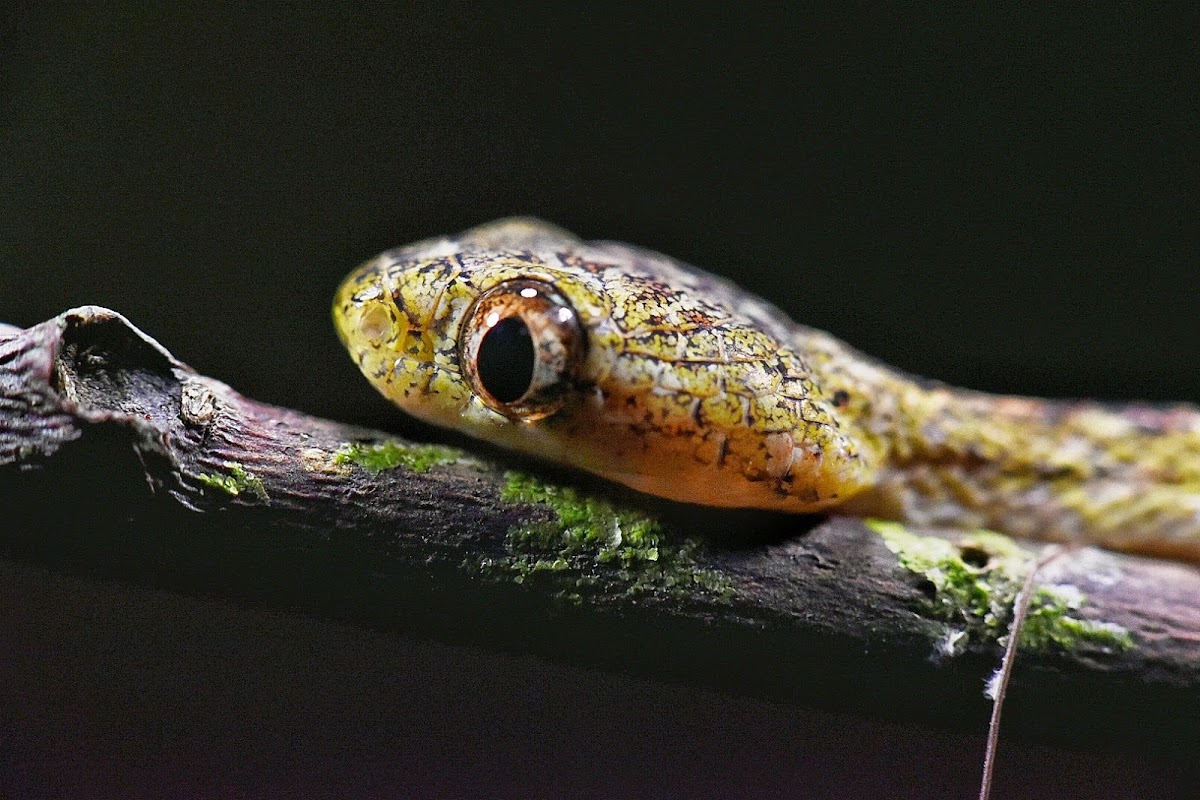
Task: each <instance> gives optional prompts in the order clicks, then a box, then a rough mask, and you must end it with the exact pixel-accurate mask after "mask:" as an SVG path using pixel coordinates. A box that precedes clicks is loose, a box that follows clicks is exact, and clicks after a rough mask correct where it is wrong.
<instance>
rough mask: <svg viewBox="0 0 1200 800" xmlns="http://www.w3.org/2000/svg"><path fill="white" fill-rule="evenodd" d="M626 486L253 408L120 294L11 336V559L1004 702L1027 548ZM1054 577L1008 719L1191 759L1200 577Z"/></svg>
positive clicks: (605, 658) (876, 703)
mask: <svg viewBox="0 0 1200 800" xmlns="http://www.w3.org/2000/svg"><path fill="white" fill-rule="evenodd" d="M609 491H611V490H606V489H604V488H603V487H601V488H598V489H594V490H592V491H591V493H590V494H589V493H587V492H577V491H576V490H572V489H564V488H562V487H561V486H559V485H556V484H554V483H545V482H543V481H542V480H540V479H538V478H535V477H531V476H529V475H526V474H524V473H517V472H510V471H506V470H505V469H504V468H503V467H501V466H498V465H496V464H493V463H490V462H487V461H482V460H477V459H475V458H473V457H470V456H467V455H466V454H463V453H459V452H457V451H453V450H449V449H447V448H437V447H429V446H421V445H412V444H410V443H406V442H400V441H398V440H396V439H394V437H389V436H387V435H385V434H382V433H379V432H376V431H370V430H364V429H360V428H354V427H349V426H345V425H340V424H337V423H334V422H329V421H326V420H321V419H316V418H313V417H309V416H306V415H304V414H301V413H299V412H296V411H292V410H288V409H284V408H277V407H273V406H266V405H263V404H260V403H256V402H254V401H252V400H249V399H247V398H244V397H242V396H240V395H238V394H237V393H236V392H234V391H233V390H232V389H230V388H229V387H227V386H225V385H224V384H222V383H220V382H218V381H216V380H214V379H212V378H207V377H204V376H201V375H198V374H196V373H195V372H194V371H192V370H191V369H190V368H188V367H187V366H185V365H184V364H182V363H180V362H179V361H177V360H175V359H174V358H173V357H172V356H171V355H170V354H169V353H168V352H166V351H165V350H164V349H163V348H162V347H161V346H159V345H158V344H157V343H156V342H154V341H153V340H151V339H149V338H148V337H147V336H145V334H143V333H141V332H140V331H138V330H137V329H136V328H135V327H133V326H132V325H131V324H130V323H129V322H128V321H126V320H125V319H124V318H123V317H121V316H120V315H118V314H115V313H114V312H111V311H108V310H105V309H100V308H95V307H87V308H81V309H75V310H72V311H69V312H66V313H64V314H62V315H60V316H58V317H56V318H54V319H52V320H49V321H47V322H45V323H43V324H41V325H38V326H35V327H33V328H29V329H27V330H18V329H15V328H11V327H4V326H0V509H3V511H0V514H2V516H0V551H2V552H3V554H4V555H5V556H6V557H7V558H12V559H20V560H24V561H32V562H35V563H39V564H44V565H49V566H52V567H54V568H56V569H60V570H66V571H72V572H84V573H87V574H96V575H104V576H109V577H116V578H120V579H122V580H129V581H136V582H139V583H143V584H150V585H155V586H161V587H166V588H170V589H173V590H176V591H185V592H199V593H204V594H217V595H222V596H227V597H233V598H237V599H241V600H245V601H249V602H255V603H263V604H268V605H271V606H275V607H286V608H296V609H301V610H305V611H310V612H313V613H318V614H322V615H326V616H335V617H338V618H342V619H348V620H352V621H354V622H356V623H358V624H362V625H368V626H371V627H376V628H381V629H387V630H399V631H403V632H406V633H410V634H417V635H434V636H437V637H440V638H443V639H450V640H456V641H470V642H475V643H484V644H489V645H494V646H498V647H503V648H506V649H510V650H517V651H523V652H534V653H538V654H541V655H547V656H550V657H553V658H557V659H564V660H569V661H575V662H581V663H587V664H598V665H603V666H605V667H609V668H618V669H622V670H626V671H632V672H636V673H640V674H648V675H655V676H660V677H665V678H667V679H670V680H675V681H682V682H689V683H693V684H697V685H705V686H713V687H719V688H722V689H725V690H732V691H739V692H746V693H751V694H756V695H762V696H767V697H772V698H776V699H783V700H789V701H799V702H804V703H809V704H818V705H823V706H826V707H835V708H851V709H859V710H868V711H871V712H872V713H876V714H881V715H884V716H889V717H906V718H919V719H922V720H926V721H936V722H939V723H943V724H951V725H958V726H971V727H976V728H978V726H979V725H981V724H982V721H983V720H984V719H985V718H986V713H987V702H986V701H985V700H984V698H983V697H982V692H981V690H982V686H983V682H984V680H985V679H986V678H987V676H988V674H989V673H990V671H991V670H992V669H993V668H994V667H995V665H996V664H997V663H998V660H999V646H998V643H997V636H999V635H1002V634H1003V633H1004V621H1005V620H1004V615H1005V613H1006V607H1005V604H1004V603H1005V597H1006V595H1004V592H1003V591H1000V590H999V589H997V588H996V587H1004V586H1008V585H1010V584H1011V583H1012V580H1011V578H1012V577H1013V575H1010V574H1009V573H1008V572H1007V570H1008V568H1009V567H1010V566H1012V565H1014V564H1017V563H1018V562H1020V559H1021V558H1022V557H1023V556H1020V554H1018V553H1016V551H1014V550H1013V549H1012V545H1011V543H1007V540H1004V541H1003V542H999V541H997V540H993V539H987V538H985V539H983V540H977V539H975V538H972V536H971V535H970V534H969V533H967V532H959V533H955V532H941V533H940V534H939V536H942V537H945V539H946V540H948V541H951V542H955V543H956V544H954V545H952V546H949V547H946V552H944V553H941V555H940V556H939V555H937V553H936V552H935V553H934V555H933V556H930V552H931V551H930V549H929V547H930V543H934V544H936V543H940V542H941V541H942V540H941V539H928V538H921V537H920V536H919V534H925V533H928V532H913V531H899V532H898V536H891V537H890V538H888V537H884V536H881V535H880V534H879V533H878V532H877V530H876V529H872V527H870V526H868V525H866V524H864V523H863V522H861V521H858V520H851V519H830V520H812V519H804V518H797V517H786V516H780V515H766V514H752V513H736V512H716V511H712V510H697V509H690V508H681V507H678V506H673V505H670V504H665V503H656V502H654V501H651V500H647V499H644V498H641V499H639V498H631V496H629V495H627V494H625V495H620V496H619V499H613V497H612V496H610V495H609V494H608V492H609ZM885 532H886V531H885ZM893 533H896V532H895V531H893ZM934 550H936V547H935V548H934ZM947 553H948V555H947ZM930 558H933V561H932V562H930V561H928V559H930ZM939 558H941V559H942V560H941V561H939V560H938V559H939ZM922 559H926V560H925V561H922ZM947 564H949V565H950V566H951V567H953V566H955V565H958V566H965V568H966V572H967V574H966V575H965V577H964V576H961V575H960V576H950V577H949V578H947V577H946V576H945V575H944V574H943V572H944V569H945V567H946V565H947ZM1014 574H1015V573H1014ZM1018 577H1019V576H1018ZM1041 581H1042V582H1043V583H1045V584H1052V585H1053V588H1052V589H1051V595H1049V597H1050V598H1051V600H1048V601H1047V602H1046V603H1044V604H1043V605H1042V608H1043V612H1044V614H1043V615H1044V616H1045V617H1046V618H1050V617H1054V620H1052V621H1051V623H1048V624H1047V626H1045V627H1044V628H1043V629H1041V630H1042V635H1041V636H1040V637H1039V636H1035V637H1033V638H1032V639H1031V640H1030V644H1029V646H1028V647H1025V646H1023V648H1022V650H1021V652H1020V655H1019V658H1018V665H1017V670H1016V676H1015V678H1014V680H1013V683H1012V685H1011V686H1010V698H1009V703H1010V705H1009V711H1008V712H1007V714H1006V726H1007V727H1008V729H1009V730H1010V731H1021V730H1024V731H1026V732H1032V731H1036V732H1037V733H1038V734H1039V735H1044V736H1049V737H1051V738H1060V739H1077V738H1079V737H1087V738H1089V739H1103V740H1110V741H1116V742H1120V743H1121V744H1122V745H1123V746H1129V745H1131V744H1132V745H1134V746H1145V747H1154V748H1156V749H1160V750H1161V749H1162V748H1164V747H1166V748H1173V749H1177V750H1178V749H1181V750H1182V752H1184V753H1193V752H1195V750H1196V749H1197V745H1196V736H1197V729H1198V728H1200V723H1197V720H1200V570H1197V569H1196V568H1195V567H1193V566H1189V565H1183V564H1176V563H1168V562H1161V561H1154V560H1149V559H1143V558H1137V557H1132V556H1126V555H1121V554H1113V553H1106V552H1100V551H1096V550H1090V549H1089V550H1081V551H1077V552H1074V553H1070V554H1068V555H1066V556H1064V557H1063V558H1060V559H1059V560H1058V561H1057V562H1055V563H1054V564H1053V565H1052V566H1051V567H1050V568H1048V569H1047V570H1046V573H1045V575H1043V576H1042V578H1041ZM991 589H995V590H996V592H995V594H994V596H984V597H983V598H982V600H980V597H979V596H978V593H979V592H981V591H982V592H984V593H985V595H986V592H987V591H989V590H991ZM1054 598H1057V600H1055V599H1054ZM980 602H982V607H980V606H979V603H980ZM989 603H990V604H991V605H990V606H989ZM973 604H974V605H973ZM1056 604H1057V605H1056ZM971 608H975V609H976V610H977V611H979V613H977V614H972V613H971ZM1055 615H1057V616H1055ZM1059 623H1061V624H1059ZM1034 633H1035V634H1036V633H1037V630H1035V631H1034ZM1023 641H1024V640H1023Z"/></svg>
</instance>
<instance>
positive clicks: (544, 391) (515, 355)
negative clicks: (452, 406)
mask: <svg viewBox="0 0 1200 800" xmlns="http://www.w3.org/2000/svg"><path fill="white" fill-rule="evenodd" d="M584 341H585V340H584V337H583V331H582V330H581V329H580V327H579V319H578V318H577V317H576V315H575V309H573V308H572V307H571V304H570V303H568V302H567V300H566V298H564V297H563V296H562V295H561V294H559V293H558V290H556V289H555V288H554V287H553V286H551V285H550V284H548V283H544V282H542V281H534V280H513V281H505V282H504V283H501V284H498V285H496V286H494V287H492V288H491V289H489V290H488V291H486V292H484V293H483V294H481V295H480V296H479V298H478V299H477V300H476V301H475V305H474V306H473V307H472V308H471V311H470V312H469V313H468V314H467V317H466V322H465V323H464V325H463V329H462V332H461V333H460V334H459V337H458V345H459V358H460V362H459V363H461V364H462V370H463V375H464V376H465V377H466V379H467V383H468V384H469V385H470V387H471V391H473V392H474V393H475V394H476V395H477V396H478V397H479V399H480V400H482V401H483V402H484V403H485V404H486V405H487V406H488V407H489V408H491V409H493V410H495V411H498V412H500V413H501V414H503V415H504V416H506V417H509V418H511V419H519V420H525V421H529V422H532V421H534V420H539V419H543V418H544V417H548V416H550V415H551V414H553V413H554V412H555V411H557V410H558V409H559V408H561V407H562V404H563V401H564V400H565V399H566V390H567V386H568V383H569V378H570V375H571V372H572V370H573V369H574V368H575V365H576V364H578V363H579V360H580V359H581V358H582V356H583V348H584Z"/></svg>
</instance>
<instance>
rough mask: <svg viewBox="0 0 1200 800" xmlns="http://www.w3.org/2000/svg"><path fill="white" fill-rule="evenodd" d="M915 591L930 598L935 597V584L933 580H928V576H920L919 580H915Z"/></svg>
mask: <svg viewBox="0 0 1200 800" xmlns="http://www.w3.org/2000/svg"><path fill="white" fill-rule="evenodd" d="M917 591H919V592H920V593H921V594H923V595H925V596H926V597H927V598H929V599H930V600H933V599H934V598H936V597H937V586H935V585H934V583H933V581H931V580H929V579H928V578H922V579H921V580H919V581H917Z"/></svg>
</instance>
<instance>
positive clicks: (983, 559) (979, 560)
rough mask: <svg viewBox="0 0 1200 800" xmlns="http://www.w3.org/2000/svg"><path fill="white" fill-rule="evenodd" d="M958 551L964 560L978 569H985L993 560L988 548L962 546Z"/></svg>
mask: <svg viewBox="0 0 1200 800" xmlns="http://www.w3.org/2000/svg"><path fill="white" fill-rule="evenodd" d="M958 552H959V556H960V557H961V558H962V560H963V561H964V562H966V563H967V564H970V565H971V566H972V567H975V568H976V569H983V568H984V567H986V566H987V565H988V562H989V561H991V560H992V557H991V555H989V554H988V552H987V551H986V550H984V549H982V548H979V547H972V546H967V547H961V548H959V551H958Z"/></svg>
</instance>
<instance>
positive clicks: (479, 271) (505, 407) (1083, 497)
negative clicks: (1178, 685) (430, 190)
mask: <svg viewBox="0 0 1200 800" xmlns="http://www.w3.org/2000/svg"><path fill="white" fill-rule="evenodd" d="M527 304H532V305H527ZM334 318H335V322H336V325H337V329H338V332H339V335H340V337H341V339H342V341H343V343H344V344H345V345H346V347H347V348H348V349H349V351H350V353H351V355H352V356H353V358H354V359H355V361H356V362H357V363H358V365H359V367H360V368H361V369H362V371H363V372H364V373H365V375H366V376H367V378H368V379H369V380H370V381H371V382H372V383H373V384H374V385H375V386H376V388H377V389H379V391H381V392H382V393H383V394H384V395H385V396H386V397H388V398H389V399H391V400H392V401H394V402H395V403H396V404H398V405H399V406H400V407H401V408H403V409H405V410H406V411H408V412H409V413H411V414H413V415H415V416H417V417H419V418H421V419H424V420H426V421H429V422H433V423H435V424H438V425H443V426H447V427H452V428H455V429H458V430H462V431H464V432H466V433H468V434H470V435H473V436H476V437H478V438H481V439H484V440H487V441H490V442H493V443H495V444H498V445H501V446H504V447H508V448H513V449H517V450H521V451H524V452H526V453H530V454H533V455H535V456H538V457H541V458H545V459H550V460H552V461H556V462H559V463H564V464H568V465H571V466H573V467H577V468H580V469H584V470H588V471H591V472H594V473H597V474H599V475H602V476H604V477H606V478H608V479H611V480H614V481H618V482H620V483H623V484H626V485H628V486H631V487H633V488H635V489H638V490H641V491H644V492H649V493H652V494H656V495H660V496H663V497H667V498H670V499H674V500H680V501H686V502H691V503H700V504H705V505H713V506H727V507H754V508H765V509H777V510H785V511H794V512H805V513H807V512H828V513H845V514H853V515H859V516H872V517H880V518H885V519H893V520H900V521H904V522H909V523H914V524H921V525H947V526H955V527H987V528H991V529H994V530H999V531H1003V532H1006V533H1009V534H1012V535H1016V536H1023V537H1032V538H1040V539H1045V540H1055V541H1068V542H1080V543H1089V544H1096V545H1099V546H1103V547H1106V548H1110V549H1117V550H1126V551H1134V552H1142V553H1148V554H1155V555H1160V556H1165V557H1171V558H1179V559H1184V560H1190V561H1198V562H1200V410H1198V409H1196V408H1194V407H1192V406H1187V405H1178V406H1173V407H1152V406H1146V405H1127V406H1122V407H1117V406H1109V405H1103V404H1099V403H1096V402H1092V401H1057V400H1040V399H1033V398H1024V397H1007V396H996V395H989V394H984V393H980V392H973V391H967V390H961V389H955V388H952V387H949V386H945V385H942V384H938V383H935V382H931V381H926V380H922V379H918V378H914V377H912V376H910V375H906V374H904V373H902V372H900V371H898V370H895V369H892V368H890V367H888V366H886V365H884V364H882V363H880V362H878V361H876V360H874V359H872V358H869V357H867V356H865V355H863V354H861V353H859V352H857V351H855V350H854V349H853V348H851V347H850V346H848V345H846V344H844V343H843V342H841V341H839V340H838V339H836V338H834V337H833V336H831V335H829V334H826V333H824V332H822V331H818V330H814V329H811V328H807V327H805V326H803V325H799V324H797V323H795V322H793V321H792V320H790V319H789V318H787V317H786V316H785V315H784V314H783V313H782V312H780V311H779V310H777V309H775V308H774V307H772V306H771V305H770V304H768V303H766V302H765V301H763V300H761V299H759V298H757V297H754V296H752V295H750V294H748V293H746V292H744V291H742V290H741V289H739V288H738V287H736V286H734V285H733V284H731V283H729V282H727V281H725V280H723V279H720V278H718V277H715V276H713V275H710V274H708V273H705V272H703V271H701V270H699V269H696V268H694V267H691V266H688V265H686V264H683V263H681V262H679V261H676V260H674V259H671V258H669V257H667V256H663V255H660V254H658V253H654V252H651V251H648V250H644V249H641V248H638V247H634V246H631V245H626V244H621V243H616V242H585V241H581V240H579V239H578V238H576V237H575V236H573V235H571V234H569V233H567V232H565V231H563V230H561V229H559V228H556V227H554V226H551V225H548V224H546V223H543V222H539V221H537V220H530V219H511V220H502V221H500V222H495V223H491V224H488V225H483V226H480V227H477V228H473V229H471V230H468V231H466V232H464V233H462V234H459V235H457V236H451V237H443V238H437V239H430V240H426V241H423V242H419V243H417V244H414V245H409V246H407V247H401V248H397V249H395V250H391V251H388V252H386V253H384V254H382V255H380V256H378V257H377V258H375V259H372V260H371V261H369V262H367V263H366V264H364V265H362V266H361V267H359V268H358V269H357V270H356V271H354V272H353V273H351V275H350V276H349V277H348V278H347V279H346V280H345V281H344V283H343V284H342V286H341V287H340V289H339V290H338V292H337V297H336V300H335V304H334ZM509 318H514V319H519V320H520V323H519V324H518V325H517V328H518V329H519V330H517V333H518V334H520V335H521V336H523V337H524V338H523V339H521V340H520V342H519V343H518V345H512V346H509V345H502V346H499V347H494V346H492V345H491V344H489V342H490V341H492V340H493V339H494V340H496V341H500V342H504V341H507V339H505V338H502V337H501V335H500V333H499V332H500V331H502V329H504V328H505V326H504V324H501V323H504V322H505V320H506V319H509ZM510 327H511V326H510ZM493 328H494V329H495V332H496V335H495V336H492V335H491V333H492V329H493ZM504 336H505V337H508V336H509V333H504ZM489 337H490V338H489ZM514 341H515V340H514ZM526 342H527V343H526ZM523 343H525V344H523ZM514 347H515V348H516V349H513V348H514ZM506 348H507V349H506ZM513 353H519V354H524V355H520V356H513V355H512V354H513ZM528 358H532V359H533V361H532V362H530V363H531V364H532V365H533V366H532V367H530V366H529V364H526V363H525V361H526V360H527V359H528ZM509 361H512V363H513V364H514V365H516V366H513V367H512V369H514V370H515V371H516V374H517V378H516V379H515V384H514V382H513V381H512V380H507V379H506V378H505V372H504V371H505V370H506V369H509V364H508V362H509ZM510 384H513V385H515V386H516V387H517V388H516V389H512V390H511V391H510V389H509V388H506V387H508V386H509V385H510ZM522 389H524V394H521V391H522ZM510 394H511V395H512V396H511V397H509V396H507V395H510Z"/></svg>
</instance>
